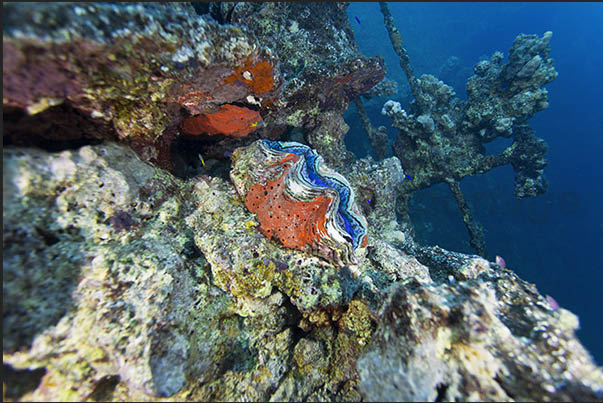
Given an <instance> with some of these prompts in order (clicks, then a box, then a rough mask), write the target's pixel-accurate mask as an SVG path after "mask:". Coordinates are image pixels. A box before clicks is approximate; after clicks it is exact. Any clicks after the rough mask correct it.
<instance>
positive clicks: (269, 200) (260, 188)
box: [245, 154, 333, 250]
mask: <svg viewBox="0 0 603 403" xmlns="http://www.w3.org/2000/svg"><path fill="white" fill-rule="evenodd" d="M290 155H294V154H290ZM294 157H295V159H294V160H295V161H297V160H298V159H299V156H296V155H294ZM292 159H293V158H292ZM290 168H291V166H290V165H289V166H288V167H287V168H285V170H284V172H283V174H282V175H281V176H280V177H279V178H278V179H276V180H274V181H269V182H268V183H267V184H266V185H260V184H255V185H253V186H251V189H249V192H247V196H246V197H245V206H247V208H248V209H249V211H251V212H252V213H254V214H255V215H256V216H257V217H258V220H259V221H260V229H261V230H262V232H263V233H264V235H266V237H267V238H272V237H275V238H277V239H278V240H279V241H280V242H281V243H282V244H283V245H284V246H285V247H287V248H292V249H299V250H302V249H303V248H304V246H306V245H316V244H318V243H319V241H320V239H321V238H322V237H325V236H327V231H326V228H325V223H326V213H327V210H328V208H329V206H330V204H331V203H332V202H333V200H331V199H329V198H326V197H323V196H319V197H317V198H316V199H314V200H312V201H309V202H302V201H294V200H291V199H290V198H289V196H287V195H286V194H285V183H284V180H285V176H286V175H287V172H288V171H289V169H290Z"/></svg>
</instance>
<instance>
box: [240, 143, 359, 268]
mask: <svg viewBox="0 0 603 403" xmlns="http://www.w3.org/2000/svg"><path fill="white" fill-rule="evenodd" d="M231 178H232V180H233V182H234V184H235V186H236V188H237V191H238V192H239V194H240V195H241V196H242V197H243V198H244V199H245V205H246V206H247V208H248V209H249V210H250V211H251V212H252V213H254V214H256V215H257V217H258V219H259V221H260V224H261V229H262V231H263V233H264V234H265V235H266V236H267V237H268V238H272V237H274V238H277V239H278V240H279V241H280V242H281V243H282V244H283V245H284V246H286V247H288V248H293V249H299V250H303V251H309V252H313V253H314V254H316V255H319V256H322V257H324V258H326V259H327V260H330V261H332V262H334V263H337V264H339V265H346V264H357V263H358V259H359V257H361V256H362V253H363V249H364V247H365V246H366V243H367V223H366V219H365V218H364V216H363V215H362V214H361V212H360V210H359V208H358V206H357V205H356V201H355V199H354V191H353V189H352V187H351V186H350V184H349V183H348V181H347V180H346V179H345V178H344V177H343V176H341V175H340V174H338V173H337V172H335V171H333V170H331V169H330V168H328V167H327V166H326V165H324V162H323V160H322V158H321V157H320V156H319V155H318V154H317V153H316V151H314V150H313V149H311V148H310V147H308V146H306V145H303V144H300V143H295V142H277V141H268V140H258V141H256V142H255V143H253V144H251V145H250V146H248V147H245V148H238V149H237V150H235V152H234V154H233V169H232V171H231Z"/></svg>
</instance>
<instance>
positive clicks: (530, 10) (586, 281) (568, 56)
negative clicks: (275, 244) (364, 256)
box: [345, 2, 603, 364]
mask: <svg viewBox="0 0 603 403" xmlns="http://www.w3.org/2000/svg"><path fill="white" fill-rule="evenodd" d="M389 7H390V11H391V12H392V15H393V16H394V19H395V21H396V25H397V27H398V28H399V30H400V32H401V34H402V38H403V43H404V45H403V46H404V47H405V48H406V50H407V52H408V54H409V56H410V59H411V63H412V65H413V67H414V70H415V74H416V75H417V76H420V75H421V74H433V75H435V76H437V77H439V78H440V79H442V80H443V81H444V82H446V83H447V84H449V85H452V86H453V87H454V88H455V90H456V92H457V95H458V96H459V97H461V98H463V99H464V98H466V93H465V88H464V86H465V82H466V79H467V78H468V77H469V76H470V75H471V74H472V68H473V65H474V64H475V63H476V62H478V61H479V60H480V59H484V58H487V57H489V56H490V55H492V54H493V53H494V52H495V51H497V50H499V51H501V52H503V54H504V55H505V61H506V58H507V56H508V51H509V49H510V48H511V46H512V44H513V41H514V39H515V37H516V36H517V35H518V34H520V33H524V34H537V35H538V36H542V34H543V33H544V32H546V31H552V32H553V37H552V39H551V42H550V45H551V55H550V56H551V57H552V58H553V59H554V60H555V68H556V70H557V71H558V73H559V76H558V77H557V78H556V79H555V80H554V81H553V82H552V83H550V84H548V85H547V86H546V88H547V89H548V91H549V104H550V106H549V108H548V109H546V110H544V111H541V112H538V113H537V114H536V115H535V116H534V117H533V118H532V119H531V120H530V124H531V126H532V127H533V128H534V130H535V134H536V136H538V137H541V138H543V139H544V140H545V141H546V142H547V143H548V145H549V152H548V154H547V159H548V166H547V167H546V169H545V176H546V178H547V179H548V182H549V190H548V192H547V193H546V194H544V195H542V196H538V197H536V198H529V199H524V200H517V199H515V197H514V195H513V185H514V182H513V179H514V172H513V170H512V169H511V167H510V166H505V167H501V168H497V169H495V170H493V171H490V172H489V173H487V174H484V175H478V176H474V177H471V178H466V179H464V180H463V181H462V182H461V189H462V190H463V192H464V194H465V196H466V198H467V199H468V201H469V203H470V205H471V206H472V207H473V209H474V213H475V216H476V218H477V219H478V220H479V221H480V222H481V223H482V225H483V226H484V230H485V234H486V242H487V247H488V253H489V256H488V257H489V260H491V261H494V258H495V256H496V255H500V256H503V257H504V258H505V260H506V262H507V266H508V267H510V268H511V269H512V270H514V271H515V272H516V273H518V275H519V276H520V277H521V278H522V279H524V280H526V281H529V282H532V283H534V284H536V286H537V288H538V290H539V291H540V292H541V293H542V294H543V295H544V294H548V295H551V296H552V297H553V298H554V299H555V300H556V301H557V302H558V303H559V304H560V306H561V307H563V308H567V309H569V310H570V311H572V312H573V313H575V314H577V315H578V316H579V318H580V325H581V329H580V330H579V331H578V336H579V338H580V340H581V341H582V342H583V343H584V345H585V346H586V348H587V349H588V350H589V351H590V352H591V353H592V354H593V356H594V358H595V360H596V361H597V363H599V364H601V363H603V343H601V334H603V320H602V319H603V315H602V313H601V307H602V305H601V304H602V303H603V298H602V297H601V289H602V288H603V267H602V266H603V265H602V263H601V262H602V259H601V253H602V252H603V213H602V200H603V185H602V183H603V168H602V165H603V130H602V126H603V100H602V99H601V97H602V96H603V4H597V3H389ZM348 17H349V22H350V25H351V26H352V27H353V29H354V32H355V37H356V42H357V43H358V46H359V48H360V50H361V52H362V53H363V54H365V55H367V56H374V55H381V56H383V57H384V58H385V61H386V65H387V69H388V73H387V77H388V78H391V79H393V80H396V81H397V82H398V84H399V86H400V91H399V95H394V96H391V97H386V98H379V99H374V100H372V101H368V102H367V101H365V106H366V109H367V112H368V113H369V116H370V118H371V120H372V122H373V124H374V125H375V126H379V125H384V126H386V127H387V128H388V134H389V136H390V139H393V138H394V137H395V136H396V130H395V129H392V128H391V121H390V120H389V118H387V117H386V116H382V115H381V114H380V111H381V107H382V106H383V103H384V102H385V101H386V100H387V99H394V100H397V101H400V102H401V103H402V106H403V108H405V109H408V108H407V105H408V100H409V98H408V97H407V96H406V94H407V92H408V91H407V83H406V78H405V76H404V74H403V72H402V70H401V69H400V66H399V61H398V58H397V56H396V55H395V53H394V51H393V49H392V47H391V43H390V41H389V37H388V35H387V31H386V29H385V27H384V26H383V15H382V14H381V12H380V10H379V4H378V3H364V2H362V3H355V2H353V3H351V4H350V6H349V7H348ZM355 17H358V19H359V20H360V23H358V22H357V21H356V18H355ZM451 57H456V58H457V59H452V58H451ZM345 118H346V122H347V123H348V124H349V125H350V132H349V133H348V135H347V137H346V144H347V146H348V148H350V149H351V150H352V151H353V152H354V153H355V154H356V155H357V156H359V157H364V156H365V155H367V153H372V152H371V151H370V145H369V143H368V140H367V139H366V134H365V132H364V131H363V129H362V126H361V124H360V122H359V120H358V118H357V116H356V112H355V107H354V106H353V105H352V106H351V107H350V109H349V110H348V111H347V112H346V115H345ZM510 141H511V140H505V139H501V140H498V141H496V142H494V143H493V144H490V145H488V146H487V150H488V152H497V151H500V150H502V149H503V148H504V147H506V146H507V145H509V144H510ZM410 214H411V219H412V220H413V223H414V224H415V230H416V234H417V238H418V240H419V241H420V242H422V243H424V244H431V245H435V244H437V245H440V246H442V247H444V248H448V249H451V250H457V251H462V252H469V253H475V251H474V250H472V249H471V248H470V246H469V237H468V234H467V231H466V229H465V227H464V225H463V222H462V218H461V215H460V213H459V210H458V206H457V205H456V202H455V200H454V199H453V197H452V195H451V193H450V191H449V190H448V188H447V186H445V185H438V186H434V187H432V188H430V189H427V190H423V191H419V192H416V193H415V197H414V200H413V202H412V203H411V210H410Z"/></svg>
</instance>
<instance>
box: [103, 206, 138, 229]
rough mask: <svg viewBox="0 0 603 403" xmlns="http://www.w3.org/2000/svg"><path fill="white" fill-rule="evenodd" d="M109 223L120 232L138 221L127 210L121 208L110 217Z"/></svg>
mask: <svg viewBox="0 0 603 403" xmlns="http://www.w3.org/2000/svg"><path fill="white" fill-rule="evenodd" d="M109 223H110V224H111V225H112V226H113V229H115V230H116V231H117V232H120V231H122V230H129V229H130V227H132V226H133V225H135V224H136V221H134V220H133V219H132V216H130V214H128V213H127V212H125V211H122V210H119V211H117V213H115V215H113V216H111V217H109Z"/></svg>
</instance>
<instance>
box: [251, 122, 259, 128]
mask: <svg viewBox="0 0 603 403" xmlns="http://www.w3.org/2000/svg"><path fill="white" fill-rule="evenodd" d="M258 123H260V122H253V123H252V124H251V127H256V126H257V125H258Z"/></svg>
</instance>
